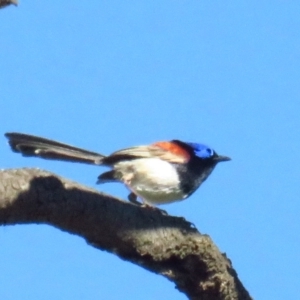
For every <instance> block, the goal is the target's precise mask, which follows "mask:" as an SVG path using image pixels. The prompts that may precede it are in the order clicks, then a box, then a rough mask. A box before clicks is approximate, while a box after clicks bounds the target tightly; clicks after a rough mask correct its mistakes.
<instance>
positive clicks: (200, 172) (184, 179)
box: [5, 133, 230, 206]
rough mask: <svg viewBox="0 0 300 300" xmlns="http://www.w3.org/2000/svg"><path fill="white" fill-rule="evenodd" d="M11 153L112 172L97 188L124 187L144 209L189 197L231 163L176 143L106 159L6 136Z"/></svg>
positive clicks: (59, 145) (135, 149)
mask: <svg viewBox="0 0 300 300" xmlns="http://www.w3.org/2000/svg"><path fill="white" fill-rule="evenodd" d="M5 136H6V137H7V138H8V140H9V144H10V146H11V148H12V150H13V151H14V152H19V153H22V155H23V156H38V157H41V158H45V159H55V160H63V161H70V162H79V163H86V164H94V165H103V166H107V167H110V168H111V170H110V171H107V172H104V173H102V174H101V175H100V176H99V177H98V182H97V183H105V182H122V183H124V184H125V185H126V186H127V188H128V189H129V190H130V191H131V193H130V195H129V196H128V198H129V200H130V201H132V202H135V203H137V201H136V199H137V197H139V198H141V200H142V201H143V203H144V204H146V205H150V206H152V205H159V204H165V203H171V202H175V201H179V200H183V199H186V198H188V197H189V196H190V195H191V194H192V193H193V192H194V191H195V190H197V188H198V187H199V186H200V185H201V183H202V182H203V181H205V180H206V178H207V177H208V176H209V175H210V173H211V172H212V171H213V169H214V167H215V166H216V165H217V163H219V162H221V161H228V160H230V158H229V157H227V156H221V155H218V154H217V153H216V152H215V151H214V150H212V149H211V148H209V147H207V146H205V145H202V144H197V143H185V142H182V141H179V140H172V141H170V142H157V143H154V144H151V145H148V146H137V147H131V148H127V149H122V150H119V151H116V152H114V153H112V154H110V155H108V156H105V155H102V154H99V153H95V152H91V151H87V150H83V149H80V148H76V147H73V146H69V145H66V144H62V143H59V142H56V141H52V140H48V139H45V138H41V137H37V136H32V135H27V134H22V133H6V134H5Z"/></svg>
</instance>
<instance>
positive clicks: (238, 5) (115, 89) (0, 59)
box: [0, 0, 300, 300]
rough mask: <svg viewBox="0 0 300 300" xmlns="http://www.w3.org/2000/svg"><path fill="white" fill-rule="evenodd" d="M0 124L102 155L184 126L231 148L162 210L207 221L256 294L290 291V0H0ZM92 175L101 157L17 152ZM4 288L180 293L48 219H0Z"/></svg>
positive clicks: (295, 193) (294, 129)
mask: <svg viewBox="0 0 300 300" xmlns="http://www.w3.org/2000/svg"><path fill="white" fill-rule="evenodd" d="M0 18H1V27H0V36H1V39H0V47H1V51H0V70H1V71H0V91H1V100H0V119H1V130H2V133H4V132H7V131H19V132H25V133H31V134H36V135H41V136H44V137H48V138H53V139H56V140H59V141H63V142H66V143H70V144H73V145H76V146H80V147H84V148H87V149H90V150H94V151H98V152H101V153H104V154H108V153H110V152H113V151H115V150H117V149H120V148H123V147H128V146H132V145H140V144H148V143H152V142H155V141H159V140H171V139H174V138H176V139H182V140H184V141H192V142H202V143H206V144H208V145H210V146H211V147H212V148H214V149H215V150H216V151H217V152H218V153H219V154H223V155H228V156H230V157H232V161H231V162H228V163H224V164H220V165H218V166H217V168H216V169H215V171H214V172H213V174H212V175H211V177H210V178H209V179H208V180H207V181H206V182H205V183H204V184H203V186H202V187H201V188H200V189H199V190H198V191H197V192H196V193H195V194H194V195H193V196H192V197H190V198H189V199H188V200H186V201H182V202H178V203H175V204H170V205H168V206H164V207H163V208H164V209H166V210H167V211H168V213H169V214H172V215H176V216H183V217H185V218H186V219H187V220H189V221H191V222H193V223H194V224H195V225H196V227H197V228H198V230H199V231H200V232H202V233H206V234H209V235H210V236H211V237H212V239H213V240H214V241H215V243H216V244H217V246H218V247H219V249H220V250H221V251H222V252H226V254H227V255H228V257H229V258H230V259H231V260H232V262H233V265H234V267H235V269H236V271H237V272H238V274H239V277H240V279H241V280H242V282H243V283H244V285H245V287H246V288H247V289H248V290H249V292H250V293H251V295H252V296H253V297H254V298H255V299H264V300H266V299H267V300H268V299H272V300H274V299H296V298H297V297H298V296H299V283H298V281H299V277H300V271H299V270H300V268H299V267H300V258H299V253H300V241H299V231H300V224H299V223H300V222H299V210H300V203H299V195H300V184H299V177H300V172H299V167H298V165H299V160H300V155H299V148H300V140H299V136H300V118H299V116H298V115H299V111H300V101H299V95H300V84H299V83H300V79H299V78H300V3H299V1H251V2H247V3H245V2H244V1H230V2H229V1H222V2H221V1H219V2H214V1H176V0H175V1H161V0H160V1H157V0H152V1H144V0H138V1H137V0H136V1H126V2H125V1H114V0H110V1H94V0H91V1H89V2H88V3H87V2H83V1H71V2H70V1H64V2H63V1H57V0H56V1H21V3H20V5H19V7H18V8H15V7H9V8H6V9H3V10H0ZM0 153H1V156H0V165H1V168H18V167H25V166H26V167H39V168H43V169H47V170H50V171H53V172H55V173H57V174H60V175H62V176H64V177H67V178H70V179H73V180H76V181H78V182H81V183H83V184H86V185H89V186H92V187H94V188H98V189H101V190H102V191H105V192H107V193H111V194H113V195H116V196H119V197H123V198H124V197H126V195H127V191H126V189H125V188H124V187H122V186H121V185H117V184H107V185H101V186H96V185H95V182H96V178H97V176H98V175H99V173H101V172H102V171H103V169H102V168H101V169H100V168H98V167H93V166H84V165H76V164H67V163H62V162H49V161H44V160H41V159H35V158H23V157H21V156H18V155H16V154H14V153H12V152H10V150H9V147H8V145H7V143H6V141H5V138H4V137H2V143H0ZM0 245H1V247H0V257H1V270H2V272H1V274H0V282H1V287H0V298H1V299H6V300H16V299H22V300H26V299H30V300H35V299H46V300H47V299H75V300H76V299H83V298H84V299H88V300H94V299H108V300H114V299H143V300H150V299H159V298H160V299H161V298H162V296H163V297H164V299H173V300H180V299H186V298H185V296H184V295H183V294H180V293H178V292H177V291H176V290H175V289H174V285H173V284H172V283H170V282H168V281H167V280H166V279H165V278H163V277H159V276H156V275H153V274H151V273H149V272H147V271H146V270H143V269H141V268H139V267H137V266H135V265H132V264H130V263H128V262H124V261H122V260H120V259H118V258H117V257H115V256H113V255H111V254H109V253H106V252H101V251H99V250H96V249H94V248H92V247H91V246H88V245H87V244H86V243H85V242H84V240H83V239H81V238H79V237H77V236H73V235H70V234H67V233H64V232H62V231H59V230H58V229H55V228H52V227H50V226H46V225H44V226H42V225H26V226H25V225H23V226H10V227H1V228H0Z"/></svg>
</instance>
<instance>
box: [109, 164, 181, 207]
mask: <svg viewBox="0 0 300 300" xmlns="http://www.w3.org/2000/svg"><path fill="white" fill-rule="evenodd" d="M114 169H115V170H116V171H117V172H119V173H120V174H122V178H121V180H122V181H123V182H124V183H125V184H126V185H127V186H128V187H129V188H130V189H131V190H132V191H133V192H134V193H135V194H137V195H138V196H140V197H141V198H143V200H144V201H145V202H149V203H150V204H163V203H169V202H173V201H177V200H182V199H183V198H184V194H183V193H182V191H181V189H180V178H179V175H178V173H177V170H176V168H175V167H174V165H172V164H171V163H169V162H166V161H164V160H161V159H159V158H140V159H135V160H131V161H125V162H124V161H123V162H120V163H118V164H116V165H115V167H114Z"/></svg>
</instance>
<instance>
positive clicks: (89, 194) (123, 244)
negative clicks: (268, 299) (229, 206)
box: [0, 169, 251, 300]
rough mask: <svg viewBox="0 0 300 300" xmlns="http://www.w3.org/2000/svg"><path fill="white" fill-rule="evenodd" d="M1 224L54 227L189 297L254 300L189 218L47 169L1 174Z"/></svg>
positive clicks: (210, 242) (20, 170) (21, 170)
mask: <svg viewBox="0 0 300 300" xmlns="http://www.w3.org/2000/svg"><path fill="white" fill-rule="evenodd" d="M0 191H1V195H0V224H1V225H10V224H25V223H39V224H49V225H52V226H55V227H57V228H59V229H61V230H64V231H67V232H69V233H72V234H76V235H79V236H81V237H83V238H84V239H85V240H86V241H87V243H88V244H90V245H92V246H94V247H96V248H99V249H101V250H105V251H109V252H111V253H114V254H116V255H117V256H119V257H120V258H122V259H124V260H127V261H130V262H132V263H134V264H137V265H139V266H141V267H143V268H145V269H147V270H149V271H151V272H154V273H156V274H160V275H163V276H164V277H166V278H168V279H169V280H170V281H172V282H174V283H175V284H176V287H177V288H178V289H179V290H180V291H181V292H183V293H185V294H186V295H187V296H188V298H189V299H205V300H210V299H213V300H218V299H220V300H221V299H230V300H233V299H251V297H250V295H249V294H248V292H247V291H246V289H245V288H244V287H243V285H242V283H241V282H240V281H239V279H238V277H237V274H236V272H235V270H234V269H233V268H232V266H231V262H230V261H229V260H228V259H227V258H226V256H225V255H222V254H221V253H220V251H219V250H218V249H217V247H216V246H215V245H214V244H213V243H212V241H211V239H210V237H209V236H207V235H202V234H200V233H199V232H198V230H197V229H195V228H194V227H193V226H192V224H191V223H189V222H187V221H186V220H184V219H183V218H178V217H173V216H168V215H164V214H163V213H162V212H161V211H160V210H158V209H152V208H147V207H139V206H137V205H134V204H132V203H129V202H127V201H126V202H125V201H122V200H119V199H116V198H114V197H112V196H109V195H105V194H103V193H99V192H98V191H95V190H93V189H91V188H88V187H85V186H82V185H79V184H77V183H74V182H71V181H69V180H67V179H63V178H61V177H58V176H56V175H55V174H52V173H49V172H46V171H42V170H39V169H11V170H2V171H0Z"/></svg>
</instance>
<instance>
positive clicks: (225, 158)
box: [214, 155, 231, 162]
mask: <svg viewBox="0 0 300 300" xmlns="http://www.w3.org/2000/svg"><path fill="white" fill-rule="evenodd" d="M228 160H231V158H230V157H228V156H223V155H218V156H216V157H215V158H214V161H216V162H221V161H228Z"/></svg>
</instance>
